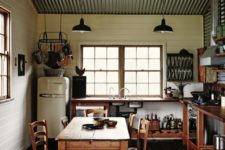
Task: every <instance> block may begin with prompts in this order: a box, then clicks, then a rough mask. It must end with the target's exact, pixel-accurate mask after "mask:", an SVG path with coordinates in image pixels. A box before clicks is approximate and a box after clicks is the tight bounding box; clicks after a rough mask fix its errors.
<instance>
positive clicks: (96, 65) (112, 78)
mask: <svg viewBox="0 0 225 150" xmlns="http://www.w3.org/2000/svg"><path fill="white" fill-rule="evenodd" d="M83 67H84V68H85V69H86V72H85V75H86V76H87V94H88V95H107V93H109V92H110V91H109V90H110V88H111V89H114V91H112V90H111V92H115V91H118V83H119V74H118V71H119V49H118V47H111V46H109V47H106V46H104V47H87V46H84V47H83Z"/></svg>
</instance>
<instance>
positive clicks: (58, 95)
mask: <svg viewBox="0 0 225 150" xmlns="http://www.w3.org/2000/svg"><path fill="white" fill-rule="evenodd" d="M64 96H65V95H64V94H46V93H44V94H40V97H45V98H64Z"/></svg>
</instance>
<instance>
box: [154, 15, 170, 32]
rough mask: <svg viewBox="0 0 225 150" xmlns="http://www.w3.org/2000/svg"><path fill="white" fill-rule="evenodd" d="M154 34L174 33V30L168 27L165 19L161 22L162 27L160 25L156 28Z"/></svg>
mask: <svg viewBox="0 0 225 150" xmlns="http://www.w3.org/2000/svg"><path fill="white" fill-rule="evenodd" d="M154 32H160V33H165V32H173V29H172V28H171V27H170V26H168V25H166V20H165V19H164V18H163V19H162V21H161V25H158V26H156V27H155V28H154Z"/></svg>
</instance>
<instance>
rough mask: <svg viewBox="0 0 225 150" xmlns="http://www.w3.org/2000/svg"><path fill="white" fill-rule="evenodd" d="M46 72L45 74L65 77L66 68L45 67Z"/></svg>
mask: <svg viewBox="0 0 225 150" xmlns="http://www.w3.org/2000/svg"><path fill="white" fill-rule="evenodd" d="M44 72H45V76H47V77H63V75H64V72H65V70H64V69H52V68H44Z"/></svg>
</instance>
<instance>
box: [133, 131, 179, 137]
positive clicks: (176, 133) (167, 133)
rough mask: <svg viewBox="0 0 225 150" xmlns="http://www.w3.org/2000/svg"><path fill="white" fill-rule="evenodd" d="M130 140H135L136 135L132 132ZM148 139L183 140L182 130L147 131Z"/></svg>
mask: <svg viewBox="0 0 225 150" xmlns="http://www.w3.org/2000/svg"><path fill="white" fill-rule="evenodd" d="M131 137H132V138H137V133H136V132H132V135H131ZM148 138H183V132H182V130H161V132H160V131H149V133H148Z"/></svg>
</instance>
